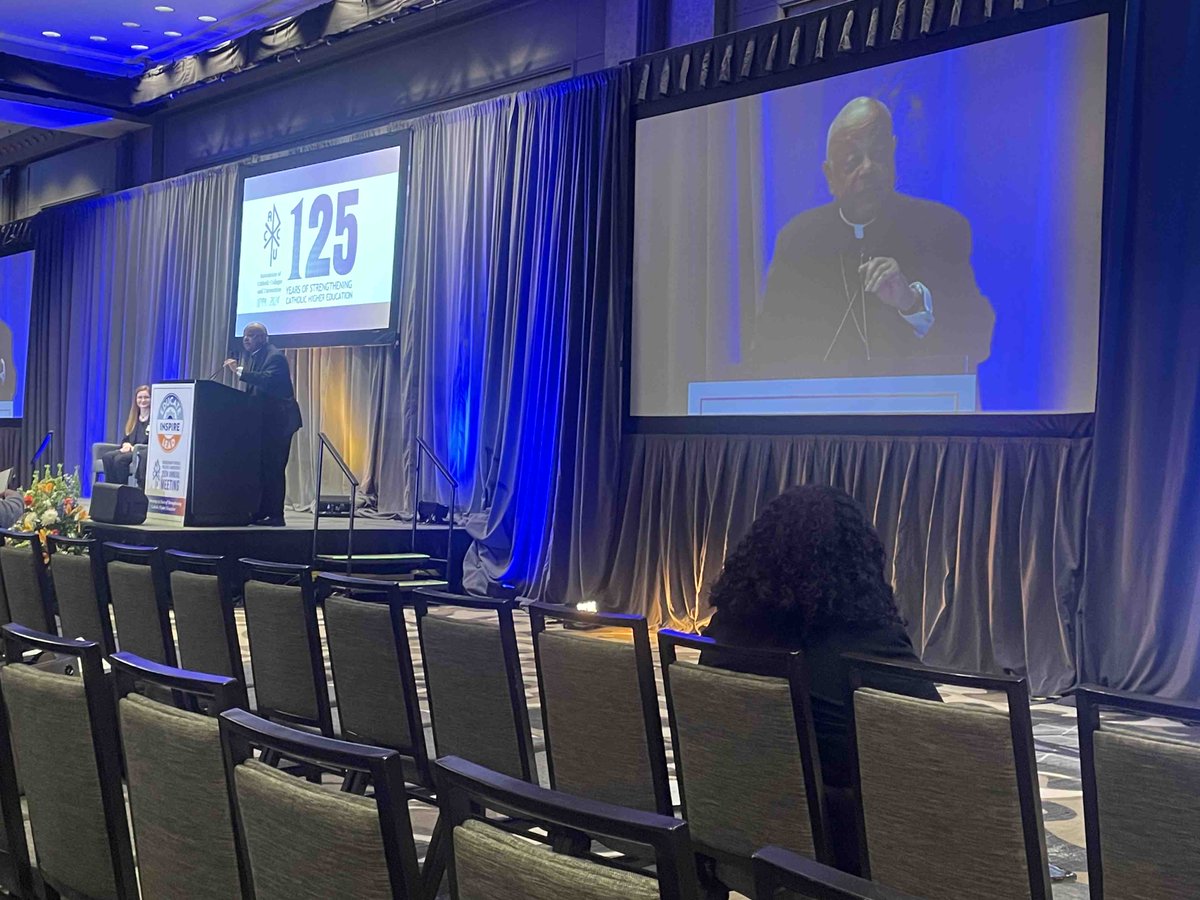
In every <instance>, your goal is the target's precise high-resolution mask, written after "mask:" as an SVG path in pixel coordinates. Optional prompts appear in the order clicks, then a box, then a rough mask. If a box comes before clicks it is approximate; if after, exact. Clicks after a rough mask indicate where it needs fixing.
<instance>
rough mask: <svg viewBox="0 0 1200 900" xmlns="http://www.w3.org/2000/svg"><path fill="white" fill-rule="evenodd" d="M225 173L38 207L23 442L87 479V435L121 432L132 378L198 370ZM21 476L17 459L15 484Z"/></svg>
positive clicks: (223, 226) (205, 353)
mask: <svg viewBox="0 0 1200 900" xmlns="http://www.w3.org/2000/svg"><path fill="white" fill-rule="evenodd" d="M235 187H236V171H235V169H234V168H233V167H230V166H227V167H223V168H219V169H210V170H207V171H204V172H199V173H197V174H194V175H186V176H182V177H180V178H175V179H172V180H170V181H165V182H160V183H157V184H152V185H148V186H146V187H140V188H134V189H133V190H129V191H123V192H121V193H119V194H113V195H111V196H108V197H101V198H97V199H92V200H84V201H81V202H78V203H72V204H70V205H67V206H63V207H59V208H56V209H52V210H48V211H46V212H44V213H42V214H41V215H40V216H38V217H37V218H36V219H34V220H33V237H34V241H35V243H36V247H37V257H36V263H35V271H34V287H33V305H32V310H31V321H30V334H31V339H30V350H29V378H28V384H27V393H26V399H27V402H26V417H25V422H24V427H23V428H22V441H21V444H22V448H21V452H20V454H19V456H18V459H26V460H27V459H28V458H29V456H30V454H31V453H32V452H33V450H34V449H36V447H37V445H38V444H39V443H40V441H41V439H42V435H43V434H45V432H46V431H47V430H48V429H53V430H54V434H55V437H54V441H55V446H54V449H53V452H52V456H51V458H52V459H54V460H57V461H65V462H66V465H67V467H68V468H73V467H74V466H76V465H78V466H79V467H80V469H81V471H82V473H83V475H84V480H85V482H86V481H87V473H88V466H89V465H90V461H91V445H92V443H93V442H94V441H104V440H114V439H116V438H119V437H120V436H121V434H122V433H123V426H124V423H125V417H126V416H127V415H128V413H129V408H130V405H131V402H132V399H133V391H134V388H135V387H136V386H137V385H140V384H146V383H150V382H154V381H163V380H170V379H175V378H203V377H205V376H206V375H208V374H209V373H210V372H211V371H212V370H213V369H214V368H215V367H216V366H217V365H219V364H220V362H221V360H222V358H223V351H224V350H225V347H226V344H227V340H226V335H225V331H226V329H227V328H228V322H229V305H228V304H229V291H230V283H229V272H230V265H231V262H230V260H231V257H230V252H231V248H232V246H233V233H232V228H233V224H232V216H230V210H231V209H233V206H234V191H235ZM28 474H29V473H28V472H26V471H25V467H24V465H23V464H21V465H19V466H18V470H17V478H18V479H20V480H21V482H22V483H25V482H26V481H27V480H28Z"/></svg>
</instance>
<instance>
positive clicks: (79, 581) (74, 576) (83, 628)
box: [46, 534, 116, 656]
mask: <svg viewBox="0 0 1200 900" xmlns="http://www.w3.org/2000/svg"><path fill="white" fill-rule="evenodd" d="M46 543H47V544H48V545H49V549H50V553H51V555H52V557H53V560H54V564H53V570H52V572H51V573H50V576H51V583H52V584H53V585H54V597H55V599H56V600H57V602H58V617H59V622H60V625H61V630H62V634H63V636H64V637H70V638H82V639H83V640H85V641H95V642H96V643H97V644H99V645H100V647H101V649H103V651H104V654H105V655H106V656H107V655H109V654H110V653H112V652H113V651H114V650H115V649H116V642H115V641H114V639H113V626H112V617H111V616H110V615H109V611H108V605H109V604H108V579H107V578H105V577H104V558H103V554H102V553H101V552H100V545H99V542H98V541H95V540H93V539H92V538H69V537H61V536H59V535H56V534H52V535H50V537H49V538H48V539H47V541H46Z"/></svg>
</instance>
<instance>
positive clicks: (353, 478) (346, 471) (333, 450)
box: [318, 431, 361, 493]
mask: <svg viewBox="0 0 1200 900" xmlns="http://www.w3.org/2000/svg"><path fill="white" fill-rule="evenodd" d="M319 438H320V440H321V443H322V444H323V445H324V446H325V447H327V448H328V449H329V454H330V455H331V456H332V457H333V461H334V462H335V463H337V464H338V468H339V469H341V470H342V474H343V475H345V476H346V477H347V478H348V479H350V484H351V485H353V486H354V487H358V486H359V484H360V483H361V482H360V481H359V480H358V476H357V475H355V474H354V472H353V471H352V470H351V469H350V466H349V465H348V464H347V463H346V460H344V459H343V458H342V454H341V453H339V452H338V448H337V447H335V446H334V444H333V441H331V440H330V439H329V435H327V434H326V433H325V432H323V431H322V432H321V433H320V434H319ZM318 493H319V492H318Z"/></svg>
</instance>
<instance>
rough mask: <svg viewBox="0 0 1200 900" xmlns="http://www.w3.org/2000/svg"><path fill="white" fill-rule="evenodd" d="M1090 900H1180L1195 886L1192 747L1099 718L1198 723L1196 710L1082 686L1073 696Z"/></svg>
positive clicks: (1197, 859)
mask: <svg viewBox="0 0 1200 900" xmlns="http://www.w3.org/2000/svg"><path fill="white" fill-rule="evenodd" d="M1075 708H1076V711H1077V715H1078V719H1079V764H1080V774H1081V775H1082V779H1083V811H1084V825H1085V827H1086V830H1087V841H1086V844H1087V855H1088V888H1089V890H1090V892H1091V896H1092V898H1093V900H1102V898H1103V897H1105V896H1109V897H1118V898H1121V900H1151V898H1153V900H1184V898H1191V897H1195V896H1196V893H1197V885H1200V847H1198V846H1197V844H1196V841H1195V840H1194V839H1193V840H1182V839H1181V838H1182V836H1183V835H1188V834H1194V832H1195V829H1196V823H1197V821H1200V747H1197V746H1196V744H1195V743H1193V742H1191V741H1188V740H1181V739H1176V738H1172V737H1169V736H1166V735H1162V736H1159V735H1155V734H1153V733H1147V731H1146V730H1145V729H1140V730H1139V731H1138V732H1137V733H1133V732H1131V731H1128V730H1123V729H1122V726H1121V724H1120V723H1119V722H1111V721H1104V722H1102V720H1101V713H1105V712H1107V713H1119V714H1124V715H1135V716H1140V717H1155V718H1165V719H1173V720H1176V721H1180V722H1188V723H1196V722H1200V706H1195V705H1191V704H1183V703H1173V702H1171V701H1169V700H1160V699H1158V698H1156V697H1148V696H1146V695H1143V694H1133V693H1127V692H1124V691H1114V690H1112V689H1110V688H1103V687H1099V686H1097V685H1085V686H1082V687H1079V688H1077V689H1076V691H1075Z"/></svg>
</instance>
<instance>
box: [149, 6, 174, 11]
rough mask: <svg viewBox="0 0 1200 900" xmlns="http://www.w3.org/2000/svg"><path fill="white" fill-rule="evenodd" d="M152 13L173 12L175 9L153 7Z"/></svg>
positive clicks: (171, 7) (170, 7)
mask: <svg viewBox="0 0 1200 900" xmlns="http://www.w3.org/2000/svg"><path fill="white" fill-rule="evenodd" d="M154 11H155V12H175V7H173V6H156V7H154Z"/></svg>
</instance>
